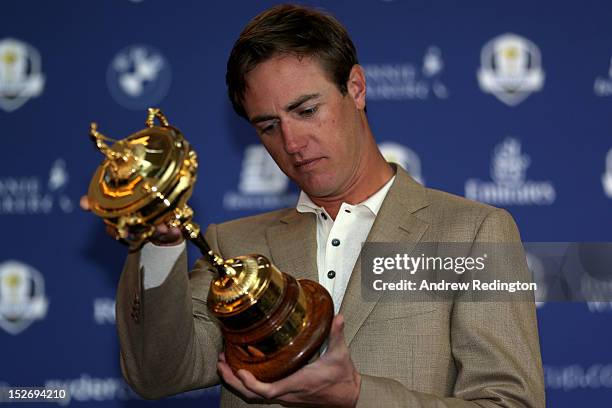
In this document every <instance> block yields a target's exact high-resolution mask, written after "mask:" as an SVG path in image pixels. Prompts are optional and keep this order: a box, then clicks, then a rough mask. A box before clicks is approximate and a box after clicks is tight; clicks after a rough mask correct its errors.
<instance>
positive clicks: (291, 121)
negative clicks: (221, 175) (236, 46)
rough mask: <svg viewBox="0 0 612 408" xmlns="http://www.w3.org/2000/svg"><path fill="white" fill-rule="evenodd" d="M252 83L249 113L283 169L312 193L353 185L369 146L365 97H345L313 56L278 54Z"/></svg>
mask: <svg viewBox="0 0 612 408" xmlns="http://www.w3.org/2000/svg"><path fill="white" fill-rule="evenodd" d="M246 81H247V90H246V93H245V96H244V107H245V110H246V113H247V116H248V118H249V121H250V122H251V123H252V124H253V126H254V127H255V129H256V130H257V133H258V135H259V137H260V139H261V142H262V143H263V145H264V146H265V147H266V149H267V150H268V152H269V153H270V155H271V156H272V158H274V160H275V161H276V163H277V164H278V166H279V167H280V168H281V170H282V171H283V172H284V173H285V174H286V175H287V176H288V177H289V178H291V179H292V180H293V181H294V182H296V183H297V184H298V185H299V186H300V188H301V189H302V190H304V191H305V192H306V193H307V194H309V195H310V196H312V197H333V196H337V195H341V194H342V193H343V192H344V191H345V190H346V189H348V188H349V187H350V186H351V183H352V182H353V181H354V178H355V175H356V174H357V169H359V166H360V163H361V160H362V157H363V149H364V146H365V143H364V140H365V132H364V131H363V124H362V122H361V119H360V114H361V113H360V112H361V111H360V108H361V109H362V108H363V106H362V105H363V103H364V102H363V101H362V100H361V99H360V98H361V96H355V95H354V93H355V92H353V91H352V90H351V87H350V86H349V93H348V94H347V95H344V96H343V95H342V93H341V92H340V90H339V89H338V87H337V86H336V85H335V84H334V83H333V82H331V80H330V79H328V77H327V75H326V74H325V72H324V71H323V69H322V68H321V66H320V65H319V63H318V62H317V61H316V60H315V59H313V58H309V57H304V58H301V59H298V58H297V57H295V56H289V55H284V56H278V57H275V58H272V59H270V60H268V61H266V62H263V63H261V64H259V65H258V66H257V67H255V69H253V70H252V71H251V72H249V74H248V75H247V77H246Z"/></svg>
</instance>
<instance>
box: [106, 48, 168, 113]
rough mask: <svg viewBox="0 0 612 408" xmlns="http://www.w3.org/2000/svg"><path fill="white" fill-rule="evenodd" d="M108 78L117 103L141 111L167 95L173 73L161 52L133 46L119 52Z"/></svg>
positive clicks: (109, 70)
mask: <svg viewBox="0 0 612 408" xmlns="http://www.w3.org/2000/svg"><path fill="white" fill-rule="evenodd" d="M106 79H107V82H108V87H109V90H110V93H111V95H112V96H113V98H115V100H116V101H117V103H119V104H120V105H122V106H123V107H125V108H128V109H133V110H140V109H145V108H147V107H149V106H154V105H157V104H158V103H159V102H160V101H161V100H162V99H163V98H164V97H165V96H166V93H167V92H168V89H169V88H170V82H171V79H172V76H171V72H170V65H169V64H168V62H167V61H166V59H165V58H164V56H163V55H162V54H161V53H160V52H159V51H157V50H156V49H155V48H153V47H150V46H148V45H132V46H129V47H126V48H124V49H123V50H121V51H120V52H119V53H118V54H117V55H115V57H114V58H113V60H112V61H111V63H110V65H109V67H108V70H107V73H106Z"/></svg>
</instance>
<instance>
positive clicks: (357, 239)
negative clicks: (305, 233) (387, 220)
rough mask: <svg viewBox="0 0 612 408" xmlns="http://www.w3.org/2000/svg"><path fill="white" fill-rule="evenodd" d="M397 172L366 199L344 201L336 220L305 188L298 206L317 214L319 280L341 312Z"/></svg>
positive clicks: (335, 308) (335, 306) (301, 210)
mask: <svg viewBox="0 0 612 408" xmlns="http://www.w3.org/2000/svg"><path fill="white" fill-rule="evenodd" d="M394 180H395V176H393V177H392V178H391V180H389V181H388V182H387V183H386V184H385V185H384V186H383V187H382V188H381V189H380V190H378V191H377V192H376V193H374V194H373V195H371V196H370V197H369V198H368V199H366V200H365V201H363V202H361V203H359V204H356V205H351V204H347V203H342V205H341V206H340V211H338V215H337V216H336V219H335V220H332V218H331V217H330V215H329V214H328V213H327V211H325V209H324V208H322V207H319V206H317V205H316V204H315V203H313V202H312V200H311V199H310V197H308V195H306V193H304V192H303V191H302V192H301V193H300V198H299V200H298V203H297V206H296V209H297V211H298V212H301V213H306V212H311V213H315V214H316V215H317V270H318V272H319V283H320V284H321V285H323V287H325V289H327V291H328V292H329V294H330V295H331V297H332V299H333V301H334V313H335V314H338V311H339V310H340V305H341V304H342V299H343V298H344V292H346V287H347V285H348V282H349V279H350V277H351V272H352V271H353V267H354V266H355V262H356V261H357V258H358V257H359V253H360V252H361V246H362V245H363V243H364V242H365V240H366V238H367V237H368V234H369V233H370V229H372V224H374V220H375V219H376V216H377V215H378V211H379V210H380V206H381V205H382V203H383V200H384V199H385V197H386V196H387V192H388V191H389V189H390V188H391V185H392V184H393V181H394Z"/></svg>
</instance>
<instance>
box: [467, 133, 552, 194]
mask: <svg viewBox="0 0 612 408" xmlns="http://www.w3.org/2000/svg"><path fill="white" fill-rule="evenodd" d="M530 163H531V161H530V158H529V156H527V155H526V154H523V153H522V152H521V142H520V141H519V140H518V139H514V138H511V137H509V138H506V139H505V140H504V141H503V142H502V143H500V144H499V145H497V146H496V147H495V151H494V153H493V158H492V161H491V179H493V182H487V181H481V180H478V179H469V180H467V181H466V182H465V197H466V198H469V199H471V200H477V201H481V202H485V203H490V204H493V205H550V204H552V203H554V201H555V198H556V191H555V187H554V186H553V184H552V183H551V182H549V181H531V180H527V168H528V167H529V164H530Z"/></svg>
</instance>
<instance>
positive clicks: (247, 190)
mask: <svg viewBox="0 0 612 408" xmlns="http://www.w3.org/2000/svg"><path fill="white" fill-rule="evenodd" d="M288 189H289V179H288V178H287V176H285V174H284V173H283V172H282V171H281V170H280V169H279V168H278V166H277V165H276V163H275V162H274V160H273V159H272V157H271V156H270V155H269V154H268V152H267V151H266V149H265V148H264V147H263V146H261V145H251V146H247V147H246V148H245V150H244V158H243V160H242V171H241V172H240V182H239V183H238V191H228V192H227V193H225V195H224V196H223V206H224V207H225V209H227V210H252V209H258V210H261V209H274V208H282V207H287V206H292V205H295V203H296V202H297V198H298V197H297V194H294V193H289V192H288V191H287V190H288Z"/></svg>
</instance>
